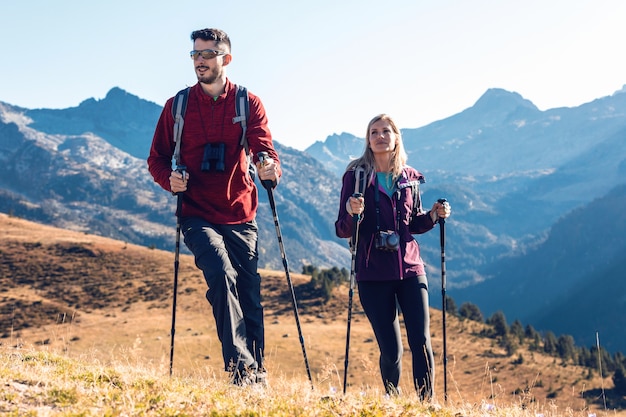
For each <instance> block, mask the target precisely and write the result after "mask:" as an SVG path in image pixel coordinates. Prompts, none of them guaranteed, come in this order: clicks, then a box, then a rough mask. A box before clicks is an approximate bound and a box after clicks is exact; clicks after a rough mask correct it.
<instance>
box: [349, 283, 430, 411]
mask: <svg viewBox="0 0 626 417" xmlns="http://www.w3.org/2000/svg"><path fill="white" fill-rule="evenodd" d="M358 289H359V298H360V300H361V305H362V306H363V310H364V311H365V314H366V315H367V318H368V319H369V321H370V323H371V325H372V329H373V330H374V334H375V335H376V340H377V341H378V347H379V349H380V373H381V376H382V379H383V384H384V385H385V389H386V391H387V392H388V393H395V392H397V388H398V382H399V380H400V373H401V371H402V352H403V349H402V335H401V333H400V321H399V319H398V307H399V308H400V310H401V312H402V316H403V317H404V325H405V327H406V332H407V337H408V342H409V348H410V349H411V353H412V357H413V383H414V385H415V389H416V390H417V392H418V394H419V396H420V398H421V399H422V400H424V399H430V398H432V395H433V386H434V383H435V369H434V365H435V361H434V357H433V349H432V346H431V341H430V315H429V310H428V281H427V279H426V276H425V275H420V276H417V277H411V278H406V279H403V280H393V281H360V282H359V283H358Z"/></svg>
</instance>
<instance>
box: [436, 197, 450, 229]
mask: <svg viewBox="0 0 626 417" xmlns="http://www.w3.org/2000/svg"><path fill="white" fill-rule="evenodd" d="M447 202H448V200H446V199H445V198H440V199H438V200H437V203H440V204H444V205H445V204H446V203H447ZM437 221H438V222H439V224H443V223H445V222H446V219H443V218H441V217H439V219H437Z"/></svg>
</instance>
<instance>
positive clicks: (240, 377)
mask: <svg viewBox="0 0 626 417" xmlns="http://www.w3.org/2000/svg"><path fill="white" fill-rule="evenodd" d="M231 380H232V383H233V384H234V385H237V386H240V387H245V386H248V385H252V384H255V383H256V372H254V370H252V369H238V370H236V371H234V372H233V373H232V374H231Z"/></svg>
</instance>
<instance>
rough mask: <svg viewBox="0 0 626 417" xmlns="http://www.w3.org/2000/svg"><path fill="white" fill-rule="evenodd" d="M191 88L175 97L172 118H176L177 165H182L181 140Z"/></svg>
mask: <svg viewBox="0 0 626 417" xmlns="http://www.w3.org/2000/svg"><path fill="white" fill-rule="evenodd" d="M189 88H190V87H187V88H183V89H182V90H180V91H179V92H178V93H176V95H175V96H174V102H173V103H172V117H173V118H174V136H173V137H174V143H176V147H175V148H174V161H176V165H177V166H178V165H180V142H181V140H180V138H181V137H182V134H183V126H184V125H185V117H184V116H185V111H186V110H187V100H188V99H189Z"/></svg>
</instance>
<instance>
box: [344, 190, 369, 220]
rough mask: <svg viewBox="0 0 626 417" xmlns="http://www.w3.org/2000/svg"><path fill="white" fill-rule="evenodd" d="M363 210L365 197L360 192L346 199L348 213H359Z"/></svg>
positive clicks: (352, 214)
mask: <svg viewBox="0 0 626 417" xmlns="http://www.w3.org/2000/svg"><path fill="white" fill-rule="evenodd" d="M363 210H365V199H364V198H363V195H362V194H355V195H352V196H350V198H348V201H346V211H347V212H348V214H349V215H351V216H354V215H360V214H361V213H363Z"/></svg>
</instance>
